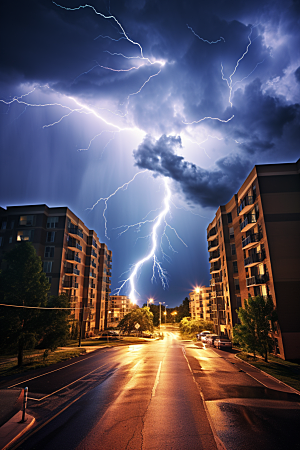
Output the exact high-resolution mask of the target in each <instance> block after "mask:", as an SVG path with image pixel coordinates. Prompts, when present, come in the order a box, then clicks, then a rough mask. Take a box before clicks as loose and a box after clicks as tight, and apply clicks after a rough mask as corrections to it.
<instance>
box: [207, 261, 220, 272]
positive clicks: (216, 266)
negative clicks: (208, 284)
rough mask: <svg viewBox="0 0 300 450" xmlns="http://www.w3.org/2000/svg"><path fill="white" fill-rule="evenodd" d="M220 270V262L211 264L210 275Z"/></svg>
mask: <svg viewBox="0 0 300 450" xmlns="http://www.w3.org/2000/svg"><path fill="white" fill-rule="evenodd" d="M220 270H221V262H220V261H217V262H215V263H212V264H211V267H210V269H209V271H210V273H216V272H220Z"/></svg>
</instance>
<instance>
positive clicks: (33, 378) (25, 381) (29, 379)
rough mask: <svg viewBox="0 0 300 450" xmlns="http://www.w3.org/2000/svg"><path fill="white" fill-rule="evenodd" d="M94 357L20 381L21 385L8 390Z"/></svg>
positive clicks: (17, 384)
mask: <svg viewBox="0 0 300 450" xmlns="http://www.w3.org/2000/svg"><path fill="white" fill-rule="evenodd" d="M93 356H95V354H94V355H91V356H88V357H87V358H84V359H81V360H80V361H75V362H73V363H72V364H68V365H67V366H64V367H60V368H59V369H55V370H51V371H50V372H46V373H42V374H41V375H37V376H36V377H32V378H28V379H27V380H24V381H20V382H19V383H16V384H13V385H12V386H8V388H7V389H10V388H13V387H15V386H19V384H22V383H27V381H31V380H35V379H36V378H40V377H44V376H45V375H49V374H50V373H54V372H58V371H59V370H63V369H66V368H67V367H71V366H74V364H78V363H80V362H83V361H86V360H87V359H90V358H92V357H93Z"/></svg>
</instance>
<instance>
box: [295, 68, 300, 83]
mask: <svg viewBox="0 0 300 450" xmlns="http://www.w3.org/2000/svg"><path fill="white" fill-rule="evenodd" d="M295 77H296V80H297V81H298V83H300V67H298V69H297V70H296V71H295Z"/></svg>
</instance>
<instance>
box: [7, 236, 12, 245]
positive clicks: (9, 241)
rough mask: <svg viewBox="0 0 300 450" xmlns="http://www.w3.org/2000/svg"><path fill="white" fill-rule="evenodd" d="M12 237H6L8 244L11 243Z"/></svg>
mask: <svg viewBox="0 0 300 450" xmlns="http://www.w3.org/2000/svg"><path fill="white" fill-rule="evenodd" d="M12 239H13V237H12V236H9V238H8V243H9V244H11V243H12Z"/></svg>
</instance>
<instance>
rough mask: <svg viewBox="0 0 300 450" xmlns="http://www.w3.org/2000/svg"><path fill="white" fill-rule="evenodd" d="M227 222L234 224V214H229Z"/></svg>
mask: <svg viewBox="0 0 300 450" xmlns="http://www.w3.org/2000/svg"><path fill="white" fill-rule="evenodd" d="M227 222H228V223H231V222H232V214H231V213H228V214H227Z"/></svg>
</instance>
